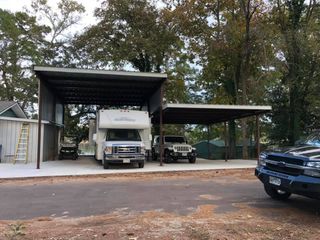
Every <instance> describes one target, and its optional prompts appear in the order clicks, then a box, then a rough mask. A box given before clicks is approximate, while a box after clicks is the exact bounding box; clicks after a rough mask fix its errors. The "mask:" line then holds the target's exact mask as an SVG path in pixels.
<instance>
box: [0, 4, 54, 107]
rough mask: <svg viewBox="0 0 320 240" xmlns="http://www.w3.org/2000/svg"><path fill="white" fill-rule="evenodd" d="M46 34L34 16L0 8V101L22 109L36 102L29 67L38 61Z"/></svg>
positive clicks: (35, 85) (33, 81)
mask: <svg viewBox="0 0 320 240" xmlns="http://www.w3.org/2000/svg"><path fill="white" fill-rule="evenodd" d="M49 31H50V29H49V28H48V27H45V26H43V25H39V24H38V23H37V22H36V19H35V17H32V16H29V15H28V14H26V13H23V12H17V13H11V12H9V11H6V10H2V9H0V72H1V76H0V86H1V87H0V99H1V100H11V101H18V102H20V103H21V105H22V107H23V108H26V107H28V106H29V104H30V103H33V102H36V101H37V99H36V95H37V80H36V79H35V77H34V75H33V73H32V71H31V66H32V64H39V63H41V61H42V54H41V50H42V46H43V44H44V37H45V35H46V34H47V33H48V32H49Z"/></svg>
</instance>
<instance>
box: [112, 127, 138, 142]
mask: <svg viewBox="0 0 320 240" xmlns="http://www.w3.org/2000/svg"><path fill="white" fill-rule="evenodd" d="M106 141H141V138H140V135H139V132H138V130H137V129H109V130H108V131H107V137H106Z"/></svg>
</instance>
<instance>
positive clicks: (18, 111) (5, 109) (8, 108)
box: [0, 101, 27, 118]
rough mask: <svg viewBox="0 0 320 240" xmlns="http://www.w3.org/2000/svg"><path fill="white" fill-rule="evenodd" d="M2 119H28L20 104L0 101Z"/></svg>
mask: <svg viewBox="0 0 320 240" xmlns="http://www.w3.org/2000/svg"><path fill="white" fill-rule="evenodd" d="M0 117H13V118H27V116H26V114H25V113H24V111H23V110H22V108H21V107H20V106H19V104H18V103H16V102H13V101H0Z"/></svg>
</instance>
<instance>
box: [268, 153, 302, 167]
mask: <svg viewBox="0 0 320 240" xmlns="http://www.w3.org/2000/svg"><path fill="white" fill-rule="evenodd" d="M267 159H269V160H273V161H277V162H285V163H290V164H295V165H299V166H303V163H304V161H303V160H301V159H297V158H293V157H284V156H276V155H268V157H267Z"/></svg>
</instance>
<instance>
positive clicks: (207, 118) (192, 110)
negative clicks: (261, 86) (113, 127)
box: [152, 104, 272, 125]
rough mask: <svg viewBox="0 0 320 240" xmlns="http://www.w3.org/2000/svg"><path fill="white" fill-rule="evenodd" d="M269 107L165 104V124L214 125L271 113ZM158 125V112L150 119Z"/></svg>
mask: <svg viewBox="0 0 320 240" xmlns="http://www.w3.org/2000/svg"><path fill="white" fill-rule="evenodd" d="M271 110H272V108H271V106H247V105H215V104H165V105H164V107H163V123H165V124H204V125H209V124H214V123H220V122H226V121H230V120H233V119H239V118H244V117H249V116H254V115H259V114H264V113H267V112H269V111H271ZM152 122H153V123H159V112H157V114H156V115H155V116H154V117H153V118H152Z"/></svg>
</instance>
